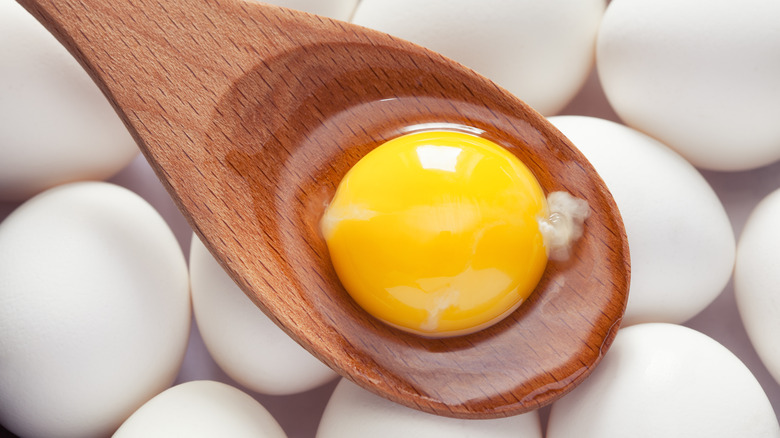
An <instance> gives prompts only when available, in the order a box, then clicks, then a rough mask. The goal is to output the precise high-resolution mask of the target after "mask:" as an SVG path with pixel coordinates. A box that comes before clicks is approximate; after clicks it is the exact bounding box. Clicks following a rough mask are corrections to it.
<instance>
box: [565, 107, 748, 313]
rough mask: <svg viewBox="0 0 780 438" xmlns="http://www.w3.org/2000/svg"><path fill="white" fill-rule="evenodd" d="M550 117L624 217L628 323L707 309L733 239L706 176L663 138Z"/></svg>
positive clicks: (727, 274)
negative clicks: (628, 268)
mask: <svg viewBox="0 0 780 438" xmlns="http://www.w3.org/2000/svg"><path fill="white" fill-rule="evenodd" d="M550 121H551V122H552V123H553V124H554V125H555V126H556V127H558V129H560V130H561V131H562V132H563V133H564V135H566V136H567V137H568V138H569V139H570V140H571V141H572V142H573V143H574V145H575V146H577V148H579V149H580V150H581V151H582V153H583V154H584V155H585V156H586V157H587V158H588V160H589V161H590V162H591V164H593V167H595V169H596V171H597V172H598V173H599V174H600V175H601V177H602V178H603V179H604V182H605V183H606V184H607V187H608V188H609V190H610V192H611V193H612V195H613V196H614V198H615V202H616V203H617V206H618V208H619V209H620V213H621V215H622V217H623V223H624V224H625V227H626V235H627V237H628V246H629V250H630V253H631V286H630V290H629V294H628V304H627V306H626V314H625V317H624V325H628V324H636V323H640V322H671V323H682V322H685V321H687V320H688V319H690V318H692V317H693V316H695V315H696V314H697V313H699V312H700V311H701V310H703V309H704V308H705V307H707V306H708V305H709V304H710V303H711V302H712V301H713V300H714V299H715V298H716V297H717V296H718V295H719V294H720V293H721V292H722V291H723V289H724V288H725V286H726V284H727V283H728V281H729V279H730V278H731V273H732V270H733V267H734V257H735V255H734V253H735V246H736V244H735V239H734V232H733V230H732V227H731V223H730V222H729V218H728V216H727V215H726V211H725V209H724V207H723V204H722V203H721V202H720V200H719V199H718V196H717V195H716V194H715V192H714V191H713V189H712V188H711V187H710V185H709V184H708V183H707V181H706V180H705V179H704V178H703V177H702V175H701V174H700V173H699V172H698V171H697V170H696V169H695V168H694V167H693V166H692V165H691V164H690V163H688V162H687V161H685V160H684V159H683V158H682V157H681V156H680V155H679V154H677V153H675V152H674V151H672V150H671V149H670V148H668V147H666V146H665V145H663V144H662V143H660V142H658V141H656V140H654V139H652V138H650V137H648V136H647V135H644V134H642V133H640V132H637V131H635V130H633V129H631V128H628V127H625V126H623V125H620V124H618V123H614V122H610V121H607V120H601V119H596V118H591V117H582V116H560V117H551V118H550ZM586 226H587V223H586Z"/></svg>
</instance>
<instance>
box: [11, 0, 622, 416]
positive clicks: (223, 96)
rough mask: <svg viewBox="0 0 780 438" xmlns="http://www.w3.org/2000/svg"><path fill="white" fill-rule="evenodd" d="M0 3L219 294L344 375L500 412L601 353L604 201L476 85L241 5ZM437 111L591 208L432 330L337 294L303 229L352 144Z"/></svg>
mask: <svg viewBox="0 0 780 438" xmlns="http://www.w3.org/2000/svg"><path fill="white" fill-rule="evenodd" d="M19 3H21V4H22V5H23V6H24V7H26V8H27V9H28V10H29V11H30V12H31V13H32V14H33V15H35V16H36V17H37V18H38V19H39V20H40V21H41V22H42V23H43V24H44V25H45V26H46V27H48V28H49V29H50V30H51V31H52V33H53V34H54V35H55V36H57V38H59V40H60V41H61V42H62V43H63V44H64V45H65V46H66V47H67V48H68V49H69V50H70V51H71V52H72V53H73V54H74V55H75V56H76V58H78V59H79V61H80V62H81V63H82V64H83V65H84V67H85V68H86V69H87V71H88V72H89V73H90V74H91V75H92V76H93V78H94V79H95V81H96V82H97V83H98V85H99V86H100V87H101V88H102V90H103V91H104V92H105V94H106V95H107V96H108V98H109V100H110V101H111V102H112V104H113V105H114V107H115V108H116V110H117V112H118V113H119V115H120V116H121V117H122V119H123V120H124V122H125V123H126V125H127V126H128V128H129V129H130V131H131V132H132V134H133V135H134V137H135V139H136V141H137V142H138V144H139V146H140V148H141V150H142V151H143V153H144V154H145V155H146V157H147V159H148V160H149V162H150V163H151V165H152V166H153V167H154V169H155V171H156V172H157V174H158V176H159V177H160V179H161V180H162V182H163V183H164V184H165V185H166V187H167V188H168V190H169V192H170V194H171V196H172V197H173V199H174V200H175V201H176V202H177V204H178V205H179V207H180V208H181V210H182V211H183V212H184V214H185V215H186V216H187V217H188V219H189V221H190V224H191V225H192V227H193V229H194V230H195V231H196V232H197V234H198V235H199V236H200V237H201V239H203V241H204V242H205V244H206V245H207V246H208V247H209V249H210V250H211V251H212V253H213V254H214V256H215V257H216V258H217V259H218V260H219V261H220V263H221V264H222V265H223V267H224V268H225V269H226V271H227V272H228V273H229V274H230V275H231V276H232V277H233V279H234V280H235V281H236V282H237V283H238V284H239V286H240V287H241V288H242V289H243V290H244V291H245V292H246V293H247V294H248V295H249V297H250V298H251V299H252V300H253V301H254V302H255V303H256V304H257V305H258V306H259V307H260V308H261V309H262V310H263V311H264V312H265V313H266V314H268V316H269V317H271V318H272V319H273V320H274V321H275V322H276V323H278V324H279V325H280V326H281V327H282V328H283V329H284V330H285V331H286V332H287V333H288V334H289V335H290V336H292V337H293V338H294V339H295V340H296V341H298V342H299V343H300V344H302V345H303V346H304V347H305V348H307V349H308V350H309V351H310V352H311V353H313V354H314V355H316V356H317V357H318V358H320V359H321V360H322V361H324V362H325V363H326V364H328V365H329V366H331V367H332V368H334V369H335V370H336V371H338V372H339V373H341V374H342V375H344V376H346V377H348V378H349V379H351V380H353V381H354V382H356V383H358V384H360V385H361V386H363V387H365V388H367V389H369V390H371V391H373V392H375V393H377V394H379V395H382V396H384V397H386V398H389V399H391V400H394V401H396V402H399V403H402V404H404V405H407V406H410V407H413V408H416V409H420V410H423V411H427V412H431V413H435V414H440V415H446V416H453V417H462V418H489V417H498V416H507V415H513V414H518V413H522V412H526V411H529V410H532V409H535V408H538V407H540V406H543V405H545V404H547V403H550V402H552V401H553V400H555V399H557V398H558V397H560V396H561V395H563V394H565V393H566V392H568V391H569V390H571V389H572V388H573V387H574V386H575V385H576V384H577V383H579V382H581V381H582V380H583V379H584V378H585V377H586V376H587V375H588V374H589V373H590V372H591V371H592V370H593V368H594V367H595V366H596V364H597V363H598V362H599V361H600V359H601V358H602V356H603V355H604V353H605V351H606V350H607V348H608V346H609V345H610V343H611V341H612V339H613V337H614V336H615V334H616V331H617V329H618V327H619V325H620V321H621V318H622V313H623V310H624V307H625V303H626V298H627V289H628V278H629V262H628V248H627V243H626V237H625V233H624V229H623V225H622V222H621V219H620V215H619V213H618V210H617V208H616V206H615V204H614V201H613V200H612V198H611V196H610V194H609V192H608V190H607V189H606V187H605V186H604V183H603V182H602V180H601V179H600V178H599V176H598V175H597V174H596V172H595V171H594V170H593V168H592V167H591V165H590V164H589V163H588V162H587V160H586V159H585V158H584V157H583V156H582V155H581V154H580V153H579V152H578V151H577V150H576V149H575V148H574V147H573V146H572V145H571V144H570V143H569V141H568V140H566V139H565V138H564V137H563V136H562V135H561V134H560V133H559V132H558V131H557V130H556V129H555V128H553V127H552V126H551V125H550V124H549V123H548V122H547V121H546V120H545V119H544V118H543V117H541V116H540V115H539V114H537V113H536V112H535V111H533V110H532V109H531V108H529V107H528V106H527V105H525V104H524V103H522V102H521V101H519V100H518V99H517V98H515V97H513V96H511V95H510V94H509V93H507V92H506V91H504V90H502V89H500V88H499V87H497V86H496V85H494V84H493V83H491V82H489V81H488V80H486V79H484V78H483V77H481V76H479V75H477V74H475V73H474V72H472V71H470V70H468V69H466V68H464V67H462V66H461V65H458V64H456V63H455V62H453V61H450V60H448V59H445V58H444V57H442V56H440V55H438V54H435V53H432V52H430V51H426V50H424V49H422V48H421V47H418V46H416V45H413V44H410V43H407V42H404V41H400V40H398V39H395V38H392V37H390V36H387V35H384V34H381V33H378V32H374V31H370V30H367V29H363V28H361V27H358V26H354V25H350V24H347V23H343V22H339V21H333V20H329V19H326V18H322V17H318V16H314V15H309V14H305V13H299V12H294V11H291V10H288V9H283V8H278V7H273V6H268V5H263V4H258V3H250V2H247V1H241V0H133V1H105V0H19ZM442 123H447V124H457V125H464V126H467V127H470V128H471V129H473V130H479V131H484V133H483V134H482V135H484V136H486V137H488V138H490V139H492V140H494V141H496V142H498V143H499V144H502V145H504V146H505V147H507V148H508V149H509V150H511V151H512V152H513V153H515V154H516V155H517V156H518V157H520V159H521V160H522V161H524V162H525V163H526V164H527V165H528V166H529V167H530V168H531V170H532V171H533V172H534V173H535V174H536V176H537V177H538V178H539V180H540V182H541V184H542V186H543V187H544V188H545V190H546V191H548V192H551V191H555V190H565V191H568V192H569V193H572V194H573V195H575V196H577V197H580V198H583V199H586V200H587V201H588V202H589V204H590V206H591V209H592V215H591V217H590V218H589V219H588V220H587V222H586V234H585V236H584V237H583V238H582V239H581V240H580V241H579V242H578V244H577V247H576V250H575V252H574V255H573V257H572V259H571V260H569V261H568V262H566V263H555V262H551V263H550V264H549V266H548V268H547V271H546V273H545V276H544V278H543V279H542V282H541V283H540V285H539V287H538V288H537V290H536V291H535V292H534V293H533V294H532V296H531V298H530V299H529V300H528V301H527V302H526V303H524V304H523V306H521V308H520V309H519V310H518V311H516V312H515V313H514V314H512V315H511V316H510V317H509V318H507V319H506V320H504V321H503V322H501V323H499V324H497V325H495V326H493V327H491V328H489V329H486V330H483V331H481V332H479V333H475V334H472V335H468V336H461V337H456V338H450V339H437V340H432V339H424V338H420V337H416V336H413V335H410V334H406V333H402V332H400V331H397V330H395V329H392V328H389V327H388V326H386V325H384V324H382V323H380V322H378V321H377V320H375V319H374V318H372V317H370V316H368V314H366V313H365V312H364V311H363V310H362V309H360V308H359V307H357V306H356V305H355V304H354V302H353V301H352V300H351V299H350V298H349V297H348V295H347V294H346V293H345V292H344V290H343V288H342V287H341V285H340V283H339V281H338V279H337V277H336V275H335V273H334V270H333V268H332V266H331V264H330V261H329V258H328V252H327V248H326V246H325V243H324V241H323V239H322V238H321V237H320V235H319V233H318V226H317V223H318V220H319V218H320V216H321V214H322V210H323V208H324V206H325V204H326V203H327V202H328V200H329V199H330V197H331V196H332V194H333V193H334V190H335V188H336V186H337V185H338V183H339V181H340V178H341V177H342V176H343V175H344V174H345V173H346V171H347V170H348V169H349V168H350V166H352V165H353V164H354V163H355V162H356V161H357V160H358V159H359V158H360V157H361V156H363V155H364V154H366V153H367V152H368V151H369V150H371V149H372V148H373V147H375V146H376V145H378V144H379V143H381V142H383V141H385V140H386V139H388V138H391V137H393V136H396V135H399V134H400V133H403V132H406V131H408V130H414V129H422V128H425V127H427V126H432V125H436V124H442Z"/></svg>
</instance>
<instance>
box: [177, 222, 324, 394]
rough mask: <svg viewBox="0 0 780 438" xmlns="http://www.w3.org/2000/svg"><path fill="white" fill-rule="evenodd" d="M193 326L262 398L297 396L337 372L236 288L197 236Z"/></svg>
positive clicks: (235, 375)
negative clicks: (267, 395) (196, 326)
mask: <svg viewBox="0 0 780 438" xmlns="http://www.w3.org/2000/svg"><path fill="white" fill-rule="evenodd" d="M190 278H191V284H192V305H193V309H194V311H195V321H196V322H197V324H198V330H199V331H200V335H201V337H202V338H203V342H204V343H205V345H206V348H207V349H208V350H209V353H211V356H212V357H213V358H214V361H215V362H216V363H217V364H218V365H219V367H220V368H222V370H223V371H224V372H225V373H226V374H227V375H228V376H230V377H231V378H233V379H234V380H235V381H236V382H238V383H239V384H241V385H242V386H244V387H246V388H248V389H251V390H252V391H256V392H260V393H263V394H273V395H281V394H294V393H298V392H303V391H307V390H309V389H313V388H315V387H317V386H320V385H322V384H324V383H326V382H328V381H331V380H333V379H334V378H335V377H336V373H335V372H333V371H332V370H331V369H330V368H328V367H327V366H325V365H324V364H323V363H322V362H320V361H319V360H318V359H316V358H315V357H314V356H312V355H311V354H310V353H309V352H308V351H306V350H305V349H304V348H303V347H301V346H300V345H298V344H297V343H296V342H295V341H293V340H292V339H291V338H290V337H289V336H287V334H286V333H285V332H283V331H282V329H280V328H279V327H278V326H276V324H274V323H273V322H271V320H270V319H268V317H267V316H265V314H264V313H263V312H262V311H261V310H260V309H259V308H258V307H257V306H256V305H255V304H254V303H253V302H252V301H251V300H250V299H249V297H247V296H246V294H244V292H242V291H241V289H239V288H238V286H237V285H236V284H235V282H233V280H232V279H231V278H230V277H229V276H228V275H227V274H226V273H225V271H224V270H222V267H221V266H220V265H219V263H217V261H216V260H215V259H214V258H213V257H212V256H211V253H209V251H208V250H207V249H206V247H205V246H204V245H203V243H201V241H200V240H199V239H198V238H197V237H193V239H192V245H191V247H190Z"/></svg>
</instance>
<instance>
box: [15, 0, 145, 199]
mask: <svg viewBox="0 0 780 438" xmlns="http://www.w3.org/2000/svg"><path fill="white" fill-rule="evenodd" d="M137 154H138V148H137V147H136V145H135V142H134V141H133V139H132V137H130V134H129V133H128V131H127V129H125V127H124V125H123V124H122V122H121V120H120V119H119V117H118V116H117V115H116V113H115V112H114V110H113V109H112V108H111V106H110V105H109V103H108V101H107V100H106V98H105V97H104V96H103V94H102V93H101V92H100V90H99V89H98V87H97V86H96V85H95V84H94V83H93V82H92V79H90V77H89V76H88V75H87V73H86V72H84V70H83V69H82V68H81V66H80V65H79V64H78V62H76V60H75V59H73V57H71V55H70V54H68V52H67V51H66V50H65V48H64V47H62V46H61V45H60V43H58V42H57V40H55V39H54V37H53V36H52V35H51V34H49V32H48V31H47V30H46V29H44V27H43V26H42V25H41V24H40V23H38V22H37V21H36V20H35V18H33V17H32V16H31V15H30V14H28V13H27V11H26V10H24V9H23V8H22V7H21V6H20V5H19V4H18V3H17V2H15V1H14V0H0V200H23V199H26V198H29V197H30V196H32V195H34V194H36V193H39V192H41V191H42V190H45V189H47V188H50V187H53V186H55V185H58V184H62V183H66V182H71V181H77V180H88V179H96V180H102V179H106V178H109V177H111V176H112V175H114V174H115V173H116V172H118V171H119V170H120V169H122V168H123V167H124V166H125V165H127V164H128V163H129V162H130V161H131V160H132V159H133V158H134V157H135V156H136V155H137Z"/></svg>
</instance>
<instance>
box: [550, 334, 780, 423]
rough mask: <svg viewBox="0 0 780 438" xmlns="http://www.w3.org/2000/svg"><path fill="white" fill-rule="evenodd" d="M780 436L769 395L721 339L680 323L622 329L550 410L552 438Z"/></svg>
mask: <svg viewBox="0 0 780 438" xmlns="http://www.w3.org/2000/svg"><path fill="white" fill-rule="evenodd" d="M571 437H578V438H612V437H616V438H617V437H620V438H625V437H636V438H643V437H647V438H656V437H664V438H675V437H679V438H691V437H707V438H733V437H751V438H770V437H772V438H776V437H780V427H778V423H777V418H776V417H775V413H774V411H773V410H772V406H771V405H770V403H769V399H768V398H767V396H766V394H765V393H764V391H763V389H762V388H761V386H760V385H759V383H758V381H757V380H756V379H755V377H753V375H752V374H751V373H750V371H749V370H748V368H747V367H746V366H745V365H744V364H743V363H742V362H741V361H740V360H739V359H738V358H737V357H736V356H735V355H734V354H732V353H731V352H730V351H729V350H727V349H726V348H725V347H723V346H722V345H720V344H719V343H717V342H716V341H715V340H713V339H711V338H709V337H707V336H706V335H704V334H701V333H699V332H697V331H694V330H692V329H689V328H687V327H683V326H678V325H674V324H658V323H655V324H641V325H637V326H633V327H628V328H625V329H621V330H620V331H619V332H618V334H617V337H616V338H615V341H614V343H613V345H612V348H611V349H610V351H609V353H607V355H606V356H605V357H604V360H603V361H602V362H601V364H600V365H599V367H598V368H596V370H595V371H594V372H593V374H592V375H591V376H590V377H589V378H588V379H587V380H585V381H584V382H583V383H582V384H580V386H578V387H577V388H575V389H574V391H572V392H571V393H570V394H568V395H566V396H564V397H563V398H562V399H560V400H559V401H557V402H556V403H555V404H554V405H553V407H552V410H551V413H550V418H549V423H548V428H547V438H571Z"/></svg>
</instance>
